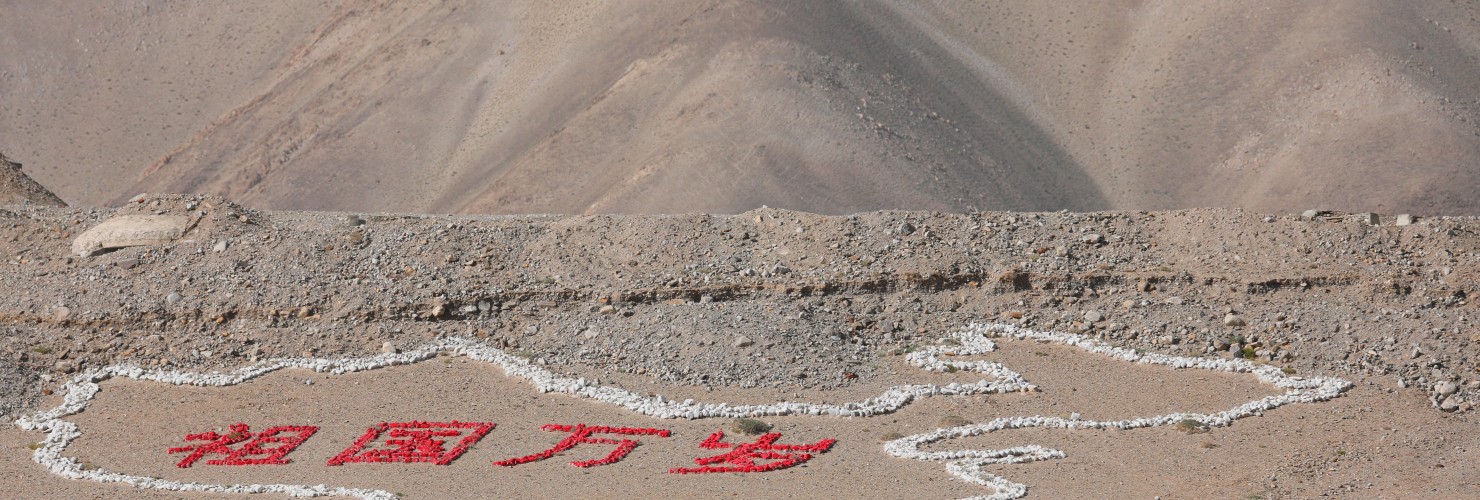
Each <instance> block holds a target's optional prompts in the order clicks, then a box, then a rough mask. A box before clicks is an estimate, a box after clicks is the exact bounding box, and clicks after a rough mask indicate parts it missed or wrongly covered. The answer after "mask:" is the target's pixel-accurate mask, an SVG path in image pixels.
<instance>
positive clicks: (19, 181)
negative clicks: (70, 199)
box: [0, 154, 67, 207]
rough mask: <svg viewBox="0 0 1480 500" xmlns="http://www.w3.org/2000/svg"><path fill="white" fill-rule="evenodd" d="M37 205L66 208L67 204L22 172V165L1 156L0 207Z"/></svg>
mask: <svg viewBox="0 0 1480 500" xmlns="http://www.w3.org/2000/svg"><path fill="white" fill-rule="evenodd" d="M20 204H37V205H46V206H52V207H65V206H67V203H66V202H64V201H62V199H61V198H57V195H55V194H52V193H51V191H47V190H46V187H44V186H42V185H40V184H37V183H36V181H34V180H31V178H30V177H27V176H26V173H25V172H21V164H19V163H16V162H13V161H10V158H6V157H5V155H3V154H0V205H20Z"/></svg>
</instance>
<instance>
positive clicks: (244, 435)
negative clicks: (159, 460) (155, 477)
mask: <svg viewBox="0 0 1480 500" xmlns="http://www.w3.org/2000/svg"><path fill="white" fill-rule="evenodd" d="M318 431H319V428H318V427H315V426H312V425H280V426H277V427H270V428H268V429H267V430H265V431H262V432H259V433H257V434H256V435H255V436H254V435H253V434H252V430H251V427H248V426H247V424H242V423H237V424H231V432H230V433H227V434H221V433H218V432H202V433H200V434H189V435H186V436H185V440H186V441H207V442H206V443H201V444H198V445H195V446H181V447H177V448H170V450H169V452H170V453H183V452H187V451H188V452H190V454H189V455H187V456H186V457H185V458H184V459H183V460H180V463H177V464H175V466H177V467H180V468H185V467H190V466H191V465H193V464H195V462H196V461H197V460H200V459H201V458H203V457H205V456H206V455H224V456H223V457H222V458H217V459H214V460H207V461H206V464H208V465H281V464H286V463H289V462H292V460H288V458H287V457H288V454H289V453H292V452H293V449H294V448H297V447H298V445H300V444H303V442H304V441H307V440H308V438H309V437H311V436H313V435H314V433H315V432H318ZM285 434H286V435H285ZM244 441H245V442H246V444H243V445H241V446H240V447H238V448H236V449H232V448H231V447H232V446H233V445H236V444H239V443H242V442H244ZM274 444H275V445H276V446H271V447H269V446H268V445H274Z"/></svg>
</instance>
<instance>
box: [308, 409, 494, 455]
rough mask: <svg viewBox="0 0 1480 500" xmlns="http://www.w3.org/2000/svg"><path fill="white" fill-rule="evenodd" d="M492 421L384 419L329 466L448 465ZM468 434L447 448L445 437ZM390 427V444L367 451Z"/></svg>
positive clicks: (485, 430) (491, 425)
mask: <svg viewBox="0 0 1480 500" xmlns="http://www.w3.org/2000/svg"><path fill="white" fill-rule="evenodd" d="M493 426H494V423H493V422H458V421H456V420H453V421H452V422H395V423H386V422H381V423H380V424H379V425H376V426H375V427H371V428H369V429H367V430H366V431H365V434H364V435H363V436H360V439H359V440H357V441H355V444H353V445H350V447H349V448H348V449H346V450H344V451H342V452H339V455H336V456H335V457H334V458H331V459H329V465H341V464H345V463H349V462H406V463H410V462H431V463H434V464H437V465H447V464H450V463H452V461H453V460H456V459H457V457H458V456H461V455H462V454H463V452H465V451H468V447H469V446H472V445H473V443H476V442H478V440H479V439H483V436H484V435H485V434H488V431H491V430H493ZM464 429H468V430H469V433H468V435H466V436H463V438H462V440H461V441H458V443H457V446H454V447H453V448H452V449H451V450H448V449H446V448H444V446H445V445H446V444H447V440H446V439H442V438H453V437H457V436H462V435H463V430H464ZM387 430H389V431H390V436H389V437H390V439H387V440H385V444H386V445H388V447H387V448H384V449H372V450H365V446H366V445H369V444H370V443H371V442H373V441H375V440H376V439H379V438H380V435H381V434H384V433H385V432H386V431H387Z"/></svg>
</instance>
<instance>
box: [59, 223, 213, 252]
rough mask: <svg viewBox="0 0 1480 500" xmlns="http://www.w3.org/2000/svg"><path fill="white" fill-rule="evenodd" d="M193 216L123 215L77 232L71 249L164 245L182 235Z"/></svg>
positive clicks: (110, 248)
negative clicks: (80, 232)
mask: <svg viewBox="0 0 1480 500" xmlns="http://www.w3.org/2000/svg"><path fill="white" fill-rule="evenodd" d="M189 226H190V218H189V217H185V216H179V215H120V216H117V217H114V218H111V219H108V220H105V221H103V223H102V224H98V225H96V226H93V227H92V228H91V229H88V230H87V231H84V232H83V233H82V234H80V235H77V239H75V240H72V253H74V254H77V255H80V256H83V257H91V256H94V255H97V254H100V253H103V252H106V251H108V250H113V249H117V248H124V247H137V246H148V245H164V244H168V243H170V242H173V241H175V240H177V239H180V237H181V236H183V235H184V234H185V230H186V228H188V227H189Z"/></svg>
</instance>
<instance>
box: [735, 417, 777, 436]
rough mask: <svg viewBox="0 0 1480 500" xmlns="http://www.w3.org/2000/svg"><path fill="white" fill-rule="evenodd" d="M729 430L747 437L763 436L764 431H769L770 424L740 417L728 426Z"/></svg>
mask: <svg viewBox="0 0 1480 500" xmlns="http://www.w3.org/2000/svg"><path fill="white" fill-rule="evenodd" d="M730 429H732V430H734V431H735V432H738V433H741V434H745V435H747V436H754V435H756V434H764V433H765V432H766V431H769V430H771V424H768V423H765V422H762V421H760V420H756V419H753V418H743V417H742V418H737V419H735V421H734V422H732V423H731V424H730Z"/></svg>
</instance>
